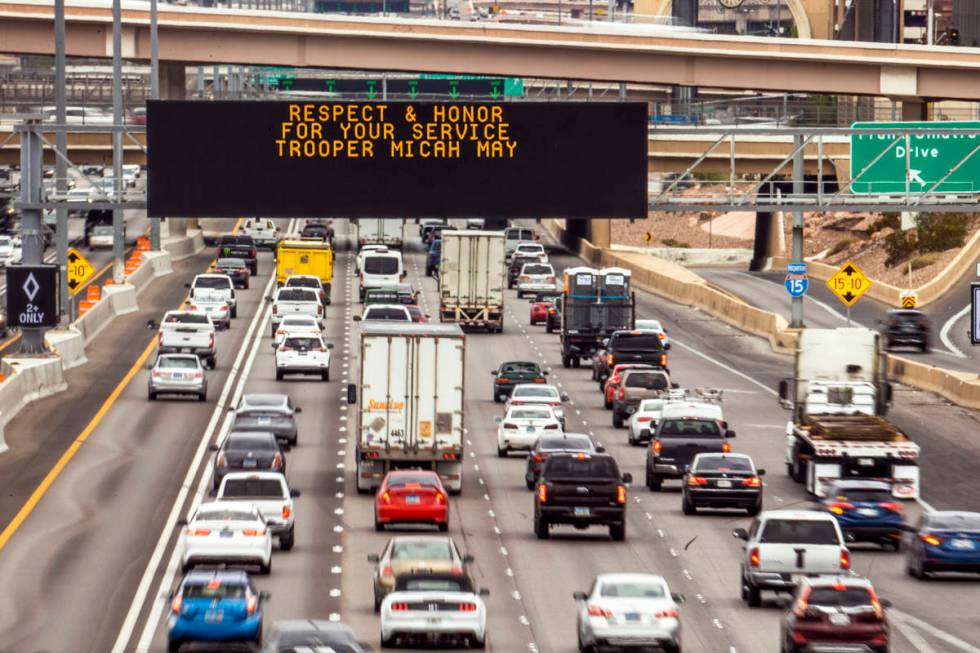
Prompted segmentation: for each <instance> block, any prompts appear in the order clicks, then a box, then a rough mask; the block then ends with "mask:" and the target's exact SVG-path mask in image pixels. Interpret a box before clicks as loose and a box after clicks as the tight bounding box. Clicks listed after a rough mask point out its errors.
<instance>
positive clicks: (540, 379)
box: [534, 377, 544, 383]
mask: <svg viewBox="0 0 980 653" xmlns="http://www.w3.org/2000/svg"><path fill="white" fill-rule="evenodd" d="M534 382H535V383H544V379H543V378H541V377H539V378H537V379H534Z"/></svg>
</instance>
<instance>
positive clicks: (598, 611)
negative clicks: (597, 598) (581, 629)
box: [589, 605, 612, 619]
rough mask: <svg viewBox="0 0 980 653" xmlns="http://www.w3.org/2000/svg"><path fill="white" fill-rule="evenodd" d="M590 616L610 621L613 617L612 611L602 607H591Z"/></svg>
mask: <svg viewBox="0 0 980 653" xmlns="http://www.w3.org/2000/svg"><path fill="white" fill-rule="evenodd" d="M589 616H590V617H605V618H606V619H608V618H609V617H611V616H612V611H611V610H608V609H607V608H604V607H602V606H601V605H590V606H589Z"/></svg>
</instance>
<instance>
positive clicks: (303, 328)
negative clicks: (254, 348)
mask: <svg viewBox="0 0 980 653" xmlns="http://www.w3.org/2000/svg"><path fill="white" fill-rule="evenodd" d="M321 333H322V331H321V329H320V323H319V322H318V321H317V319H316V318H315V317H313V316H312V315H287V316H286V317H284V318H282V322H280V323H279V326H278V327H276V333H275V334H274V339H275V343H276V344H277V345H278V344H280V343H281V342H282V341H283V339H284V338H285V337H286V336H311V337H313V336H319V335H320V334H321Z"/></svg>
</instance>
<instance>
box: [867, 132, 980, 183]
mask: <svg viewBox="0 0 980 653" xmlns="http://www.w3.org/2000/svg"><path fill="white" fill-rule="evenodd" d="M851 128H852V129H855V130H861V129H892V128H897V129H928V130H933V131H937V132H938V131H943V132H947V133H936V134H928V133H927V134H915V135H912V136H910V137H909V139H908V143H906V138H905V136H904V135H901V134H860V133H855V134H851V179H854V178H855V177H857V180H856V181H854V182H853V184H852V185H851V192H852V193H855V194H869V193H904V192H905V183H906V178H907V179H908V186H909V192H911V193H914V194H918V193H924V192H926V191H928V190H929V189H930V188H932V186H933V184H935V183H936V182H937V181H939V180H940V179H943V178H944V177H946V175H947V174H949V176H948V177H946V179H944V180H943V182H942V183H941V184H939V186H937V187H936V189H935V190H934V191H933V192H935V193H980V134H962V135H958V134H956V133H955V131H956V130H960V129H980V122H859V123H854V124H853V125H851ZM949 132H952V133H949ZM886 150H887V151H886ZM882 152H885V153H884V155H882V156H881V158H878V157H879V155H881V154H882ZM875 159H877V161H876V160H875ZM906 161H907V162H908V163H907V165H906ZM961 162H962V164H961ZM957 166H959V167H957ZM865 168H867V170H865ZM953 168H956V169H955V170H953ZM862 170H864V172H863V173H862V172H861V171H862ZM951 170H953V172H952V173H950V171H951ZM859 174H860V177H858V175H859Z"/></svg>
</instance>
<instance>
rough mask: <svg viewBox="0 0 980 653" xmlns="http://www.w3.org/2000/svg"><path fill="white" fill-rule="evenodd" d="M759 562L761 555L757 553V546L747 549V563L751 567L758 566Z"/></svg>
mask: <svg viewBox="0 0 980 653" xmlns="http://www.w3.org/2000/svg"><path fill="white" fill-rule="evenodd" d="M761 562H762V557H761V556H760V555H759V549H758V547H757V548H754V549H752V550H751V551H749V565H751V566H753V567H758V566H759V564H760V563H761Z"/></svg>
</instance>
